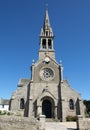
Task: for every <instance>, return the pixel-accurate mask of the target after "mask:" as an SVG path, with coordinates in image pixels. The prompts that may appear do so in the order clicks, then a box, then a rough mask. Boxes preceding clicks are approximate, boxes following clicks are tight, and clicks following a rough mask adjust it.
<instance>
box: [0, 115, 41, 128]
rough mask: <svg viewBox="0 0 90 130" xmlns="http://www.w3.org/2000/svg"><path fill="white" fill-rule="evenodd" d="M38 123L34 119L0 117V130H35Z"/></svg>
mask: <svg viewBox="0 0 90 130" xmlns="http://www.w3.org/2000/svg"><path fill="white" fill-rule="evenodd" d="M37 129H39V126H38V122H37V120H35V119H34V118H33V119H31V118H27V117H16V116H0V130H37Z"/></svg>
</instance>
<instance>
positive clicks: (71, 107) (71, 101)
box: [69, 99, 74, 110]
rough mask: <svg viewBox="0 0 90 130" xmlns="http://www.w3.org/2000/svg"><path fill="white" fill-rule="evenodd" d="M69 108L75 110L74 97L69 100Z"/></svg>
mask: <svg viewBox="0 0 90 130" xmlns="http://www.w3.org/2000/svg"><path fill="white" fill-rule="evenodd" d="M69 108H70V110H74V101H73V100H72V99H70V100H69Z"/></svg>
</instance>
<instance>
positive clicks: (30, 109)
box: [29, 98, 33, 117]
mask: <svg viewBox="0 0 90 130" xmlns="http://www.w3.org/2000/svg"><path fill="white" fill-rule="evenodd" d="M32 109H33V104H32V98H30V99H29V117H32V116H33V113H32Z"/></svg>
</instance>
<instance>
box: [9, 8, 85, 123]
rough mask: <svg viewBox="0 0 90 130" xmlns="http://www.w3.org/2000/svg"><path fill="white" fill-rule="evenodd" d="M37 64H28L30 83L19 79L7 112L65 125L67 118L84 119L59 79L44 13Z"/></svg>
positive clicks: (79, 106) (77, 99) (59, 69)
mask: <svg viewBox="0 0 90 130" xmlns="http://www.w3.org/2000/svg"><path fill="white" fill-rule="evenodd" d="M38 55H39V56H38V57H39V58H38V60H37V62H34V61H32V65H31V79H20V80H19V83H18V89H17V91H15V92H14V93H13V94H12V96H11V99H10V110H11V111H14V112H21V113H22V116H25V117H32V116H33V117H35V118H36V117H38V116H39V115H45V116H46V118H52V119H57V120H59V121H66V117H67V116H76V115H83V116H84V104H83V100H82V99H81V96H80V94H79V93H77V92H76V91H75V90H73V88H71V86H70V85H69V83H68V81H67V80H65V79H63V66H62V63H61V62H60V63H58V62H57V61H56V59H55V50H54V34H53V30H52V27H51V25H50V20H49V14H48V9H46V12H45V18H44V24H43V26H42V28H41V33H40V49H39V54H38Z"/></svg>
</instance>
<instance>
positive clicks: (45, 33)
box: [40, 9, 54, 37]
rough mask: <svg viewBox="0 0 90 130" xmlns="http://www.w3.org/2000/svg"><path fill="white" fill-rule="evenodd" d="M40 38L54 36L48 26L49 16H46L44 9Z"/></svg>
mask: <svg viewBox="0 0 90 130" xmlns="http://www.w3.org/2000/svg"><path fill="white" fill-rule="evenodd" d="M40 36H52V37H53V36H54V35H53V31H52V28H51V26H50V20H49V15H48V9H46V13H45V18H44V24H43V27H42V29H41V34H40Z"/></svg>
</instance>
